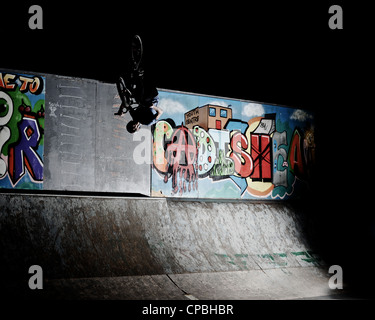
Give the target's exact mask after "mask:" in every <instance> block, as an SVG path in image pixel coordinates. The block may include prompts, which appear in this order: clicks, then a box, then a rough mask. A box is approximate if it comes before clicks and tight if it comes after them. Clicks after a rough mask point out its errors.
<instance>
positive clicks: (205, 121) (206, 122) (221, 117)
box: [184, 104, 232, 130]
mask: <svg viewBox="0 0 375 320" xmlns="http://www.w3.org/2000/svg"><path fill="white" fill-rule="evenodd" d="M184 117H185V126H186V127H187V128H189V129H193V127H194V126H200V127H202V128H203V129H205V130H208V129H218V130H221V129H223V128H224V127H225V125H226V124H227V122H228V120H229V119H232V109H231V108H228V107H223V106H217V105H213V104H206V105H204V106H202V107H197V108H195V109H193V110H190V111H188V112H186V113H185V115H184Z"/></svg>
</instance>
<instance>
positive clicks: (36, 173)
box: [8, 115, 43, 185]
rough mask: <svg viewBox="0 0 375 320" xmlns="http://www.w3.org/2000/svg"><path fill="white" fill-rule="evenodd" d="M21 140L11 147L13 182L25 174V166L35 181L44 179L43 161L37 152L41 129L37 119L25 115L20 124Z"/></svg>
mask: <svg viewBox="0 0 375 320" xmlns="http://www.w3.org/2000/svg"><path fill="white" fill-rule="evenodd" d="M18 130H19V134H20V137H19V140H18V142H16V143H13V144H12V145H11V146H10V148H9V168H8V171H9V175H10V178H11V180H12V182H13V184H14V185H15V184H17V182H18V181H19V180H20V179H21V178H22V177H23V175H24V174H25V166H26V167H27V170H28V171H29V173H30V175H31V177H32V178H33V179H34V180H35V181H43V162H42V160H41V159H40V157H39V155H38V154H37V152H36V149H37V147H38V145H39V140H40V131H39V127H38V123H37V121H36V119H35V118H34V117H33V116H31V115H24V117H23V119H22V121H21V122H20V123H19V124H18Z"/></svg>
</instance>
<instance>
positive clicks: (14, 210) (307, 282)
mask: <svg viewBox="0 0 375 320" xmlns="http://www.w3.org/2000/svg"><path fill="white" fill-rule="evenodd" d="M0 207H1V208H2V210H1V214H0V226H1V233H0V249H1V252H2V254H1V261H0V263H1V268H2V274H8V275H9V277H8V278H7V279H2V281H5V287H6V288H8V289H9V294H15V295H16V296H17V294H18V293H20V292H23V293H22V294H21V295H24V294H26V295H28V294H30V292H29V291H30V290H29V289H28V287H27V279H28V277H29V275H28V274H27V270H28V268H29V267H30V266H31V265H35V264H37V265H40V266H41V267H42V268H43V276H44V279H45V287H44V289H43V290H42V291H43V292H42V293H38V294H39V296H40V297H43V298H71V299H81V298H82V299H96V298H99V299H107V298H109V299H110V298H115V299H185V298H189V297H190V298H192V297H195V298H197V299H294V298H305V297H313V296H324V295H327V294H329V293H327V290H329V289H328V278H329V275H328V273H327V270H328V268H327V267H326V266H325V265H324V262H323V261H321V259H320V258H319V256H318V255H317V254H316V253H314V251H313V248H311V247H310V244H309V243H308V242H307V237H306V234H305V226H304V222H303V219H302V217H303V216H302V213H299V212H296V211H295V210H294V209H293V207H292V206H291V205H289V204H286V203H282V204H280V203H269V202H261V203H254V202H248V201H243V202H241V201H237V202H198V201H173V200H168V199H165V198H161V199H150V198H121V197H104V196H102V197H93V196H87V197H84V196H56V195H51V196H48V195H38V194H33V195H31V194H30V195H28V194H1V195H0ZM21 287H22V288H21ZM12 288H13V289H12ZM20 288H21V289H20ZM25 288H26V289H25ZM10 291H13V292H10ZM3 293H4V292H3ZM32 294H35V292H34V293H32Z"/></svg>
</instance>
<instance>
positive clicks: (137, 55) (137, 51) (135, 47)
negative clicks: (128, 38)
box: [132, 35, 143, 71]
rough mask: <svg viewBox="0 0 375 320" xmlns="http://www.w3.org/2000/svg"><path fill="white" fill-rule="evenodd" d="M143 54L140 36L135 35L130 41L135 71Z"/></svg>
mask: <svg viewBox="0 0 375 320" xmlns="http://www.w3.org/2000/svg"><path fill="white" fill-rule="evenodd" d="M142 56H143V44H142V40H141V37H140V36H138V35H135V36H134V37H133V41H132V60H133V69H134V71H137V70H138V68H139V65H140V64H141V61H142Z"/></svg>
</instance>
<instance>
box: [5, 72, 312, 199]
mask: <svg viewBox="0 0 375 320" xmlns="http://www.w3.org/2000/svg"><path fill="white" fill-rule="evenodd" d="M46 87H47V88H48V92H46ZM159 93H160V94H159V97H160V100H159V107H160V108H161V109H163V111H164V113H163V117H162V118H161V119H160V120H159V121H158V122H157V123H156V124H155V125H154V126H153V127H151V128H150V127H146V129H144V130H145V131H147V132H146V133H151V135H147V136H145V135H142V134H139V133H136V134H134V135H130V134H129V133H128V132H127V131H126V124H127V122H128V121H130V115H128V114H126V115H125V116H124V117H118V116H115V115H114V113H115V111H117V109H118V105H119V101H120V99H119V97H118V94H117V89H116V86H115V84H106V83H102V82H99V81H96V80H90V79H81V78H70V77H62V76H56V75H48V74H47V75H40V74H32V73H27V72H22V71H18V72H14V71H1V70H0V189H43V190H64V191H97V192H121V193H127V192H132V193H140V194H145V195H147V196H149V195H152V196H162V197H188V198H208V199H211V198H213V199H218V198H224V199H288V198H290V197H297V196H299V195H301V194H303V193H304V192H306V190H307V189H308V187H309V184H308V181H309V178H310V176H311V175H312V174H313V168H314V162H315V143H314V123H313V120H314V115H313V114H312V113H311V112H307V111H304V110H300V109H292V108H287V107H281V106H277V105H269V104H261V103H254V102H249V101H241V100H234V99H226V98H218V97H210V96H204V95H196V94H190V93H182V92H173V91H167V90H160V92H159ZM45 127H46V128H47V129H46V131H45ZM141 147H142V148H141ZM140 149H142V150H147V152H146V151H142V152H141V153H140V154H139V157H135V154H136V153H137V152H138V151H139V150H140ZM150 150H152V153H151V154H150V152H149V151H150ZM138 158H139V159H141V160H142V159H143V160H144V159H145V158H146V160H145V161H138V160H139V159H138ZM150 158H152V159H151V166H150V161H149V160H150ZM137 159H138V160H137Z"/></svg>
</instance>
